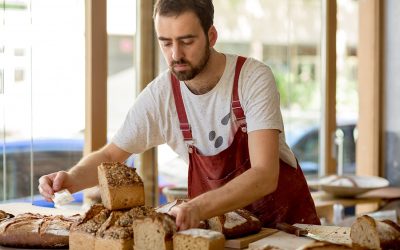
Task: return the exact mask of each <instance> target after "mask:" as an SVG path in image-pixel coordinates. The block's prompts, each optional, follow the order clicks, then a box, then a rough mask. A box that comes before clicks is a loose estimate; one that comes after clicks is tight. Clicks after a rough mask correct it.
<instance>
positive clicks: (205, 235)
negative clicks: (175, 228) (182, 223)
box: [173, 228, 225, 250]
mask: <svg viewBox="0 0 400 250" xmlns="http://www.w3.org/2000/svg"><path fill="white" fill-rule="evenodd" d="M173 245H174V250H191V249H196V250H220V249H224V246H225V237H224V235H223V234H222V233H220V232H216V231H213V230H207V229H199V228H193V229H189V230H184V231H180V232H177V233H176V234H174V237H173Z"/></svg>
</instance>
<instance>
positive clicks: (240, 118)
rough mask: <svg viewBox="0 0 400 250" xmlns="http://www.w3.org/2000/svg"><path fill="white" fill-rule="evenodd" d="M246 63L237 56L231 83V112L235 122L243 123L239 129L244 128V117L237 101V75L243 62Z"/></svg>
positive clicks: (242, 58) (243, 58)
mask: <svg viewBox="0 0 400 250" xmlns="http://www.w3.org/2000/svg"><path fill="white" fill-rule="evenodd" d="M245 61H246V58H245V57H242V56H238V58H237V62H236V69H235V78H234V82H233V89H232V110H233V113H234V114H235V117H236V120H237V121H239V122H240V121H243V120H244V121H243V122H242V123H241V127H242V128H243V127H246V121H245V119H246V116H245V115H244V111H243V109H242V106H241V105H240V100H239V91H238V88H239V75H240V71H241V69H242V66H243V64H244V62H245Z"/></svg>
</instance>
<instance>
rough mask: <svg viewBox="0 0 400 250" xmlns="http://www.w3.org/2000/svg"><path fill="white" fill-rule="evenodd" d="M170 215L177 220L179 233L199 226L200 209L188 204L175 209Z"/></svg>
mask: <svg viewBox="0 0 400 250" xmlns="http://www.w3.org/2000/svg"><path fill="white" fill-rule="evenodd" d="M169 214H170V215H172V216H174V217H175V218H176V220H175V223H176V227H177V230H178V231H181V230H186V229H189V228H195V227H198V226H199V223H200V219H199V218H200V215H199V209H198V208H197V207H195V206H192V205H189V204H188V203H182V204H181V205H179V206H175V207H173V208H172V209H171V211H170V212H169Z"/></svg>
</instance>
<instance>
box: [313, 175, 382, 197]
mask: <svg viewBox="0 0 400 250" xmlns="http://www.w3.org/2000/svg"><path fill="white" fill-rule="evenodd" d="M319 185H320V188H321V189H322V190H324V191H325V192H327V193H330V194H332V195H334V196H338V197H354V196H357V195H360V194H362V193H365V192H367V191H370V190H374V189H378V188H383V187H387V186H389V181H388V180H386V179H385V178H381V177H376V176H358V175H345V176H337V175H331V176H327V177H324V178H322V179H320V181H319Z"/></svg>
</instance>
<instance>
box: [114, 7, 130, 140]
mask: <svg viewBox="0 0 400 250" xmlns="http://www.w3.org/2000/svg"><path fill="white" fill-rule="evenodd" d="M135 33H136V1H131V0H119V1H111V0H108V1H107V34H108V78H107V121H108V123H107V130H108V131H107V134H108V138H109V139H111V137H112V136H113V135H114V133H115V132H116V131H117V129H118V128H119V126H120V125H121V124H122V123H123V121H124V119H125V116H126V114H127V112H128V110H129V108H130V107H131V106H132V104H133V101H134V100H135V95H136V92H135V91H136V85H135V65H134V61H135V58H134V55H135V52H134V49H135Z"/></svg>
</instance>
